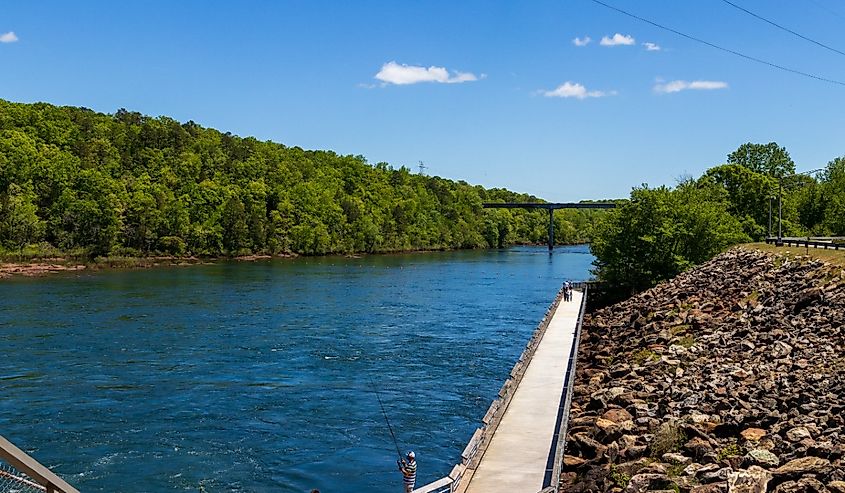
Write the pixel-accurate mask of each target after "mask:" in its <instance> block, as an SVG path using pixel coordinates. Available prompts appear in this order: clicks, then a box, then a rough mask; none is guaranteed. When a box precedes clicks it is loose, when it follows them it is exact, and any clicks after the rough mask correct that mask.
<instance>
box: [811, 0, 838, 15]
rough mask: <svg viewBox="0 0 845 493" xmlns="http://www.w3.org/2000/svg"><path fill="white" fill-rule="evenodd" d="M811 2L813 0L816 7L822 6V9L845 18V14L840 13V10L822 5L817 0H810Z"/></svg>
mask: <svg viewBox="0 0 845 493" xmlns="http://www.w3.org/2000/svg"><path fill="white" fill-rule="evenodd" d="M810 2H812V3H813V4H814V5H815V6H816V7H818V8H820V9H822V10H826V11H828V13H831V14H833V15H835V16H836V17H839V18H840V19H845V15H842V14H840V13H839V12H837V11H835V10H833V9H832V8H830V7H827V6H825V5H822V4H821V3H819V2H818V1H817V0H810Z"/></svg>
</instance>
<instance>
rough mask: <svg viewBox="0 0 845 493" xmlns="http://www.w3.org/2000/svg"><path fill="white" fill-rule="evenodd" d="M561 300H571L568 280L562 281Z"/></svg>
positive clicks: (570, 287) (570, 288)
mask: <svg viewBox="0 0 845 493" xmlns="http://www.w3.org/2000/svg"><path fill="white" fill-rule="evenodd" d="M563 301H572V283H571V282H569V281H566V282H565V283H563Z"/></svg>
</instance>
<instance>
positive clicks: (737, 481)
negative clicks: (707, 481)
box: [728, 466, 772, 493]
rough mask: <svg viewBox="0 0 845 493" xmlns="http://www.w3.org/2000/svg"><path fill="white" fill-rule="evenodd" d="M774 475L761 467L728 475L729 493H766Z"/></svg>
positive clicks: (753, 467)
mask: <svg viewBox="0 0 845 493" xmlns="http://www.w3.org/2000/svg"><path fill="white" fill-rule="evenodd" d="M770 479H772V475H771V474H770V473H769V471H767V470H765V469H763V468H762V467H760V466H751V467H749V468H748V469H740V470H739V471H731V472H730V473H728V493H766V488H767V487H768V485H769V480H770Z"/></svg>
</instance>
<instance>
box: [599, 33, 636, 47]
mask: <svg viewBox="0 0 845 493" xmlns="http://www.w3.org/2000/svg"><path fill="white" fill-rule="evenodd" d="M634 43H636V40H635V39H634V37H633V36H630V35H628V34H619V33H616V34H614V35H613V37H612V38H608V37H607V36H603V37H602V38H601V41H600V42H599V44H600V45H602V46H618V45H624V46H629V45H632V44H634Z"/></svg>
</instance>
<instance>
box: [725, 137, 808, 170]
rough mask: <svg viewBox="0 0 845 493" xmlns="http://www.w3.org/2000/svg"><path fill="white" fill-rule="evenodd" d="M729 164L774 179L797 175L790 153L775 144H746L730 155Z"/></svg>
mask: <svg viewBox="0 0 845 493" xmlns="http://www.w3.org/2000/svg"><path fill="white" fill-rule="evenodd" d="M728 164H738V165H740V166H745V167H746V168H748V169H750V170H751V171H754V172H756V173H761V174H764V175H769V176H774V177H778V176H787V175H791V174H793V173H795V163H794V162H793V161H792V158H790V157H789V152H787V150H786V148H785V147H780V146H778V145H777V143H775V142H769V143H768V144H752V143H751V142H746V143H745V144H742V145H741V146H739V148H738V149H737V150H735V151H734V152H732V153H730V154H728Z"/></svg>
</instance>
